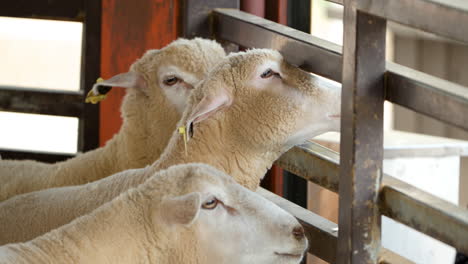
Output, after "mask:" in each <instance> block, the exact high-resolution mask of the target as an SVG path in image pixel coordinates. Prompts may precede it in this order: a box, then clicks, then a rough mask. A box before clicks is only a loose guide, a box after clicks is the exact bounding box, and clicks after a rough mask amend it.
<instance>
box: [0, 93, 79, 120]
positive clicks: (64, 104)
mask: <svg viewBox="0 0 468 264" xmlns="http://www.w3.org/2000/svg"><path fill="white" fill-rule="evenodd" d="M83 102H84V97H83V94H82V93H81V92H68V91H55V90H45V89H24V88H19V87H0V111H11V112H22V113H32V114H44V115H60V116H73V117H79V116H80V115H81V113H82V112H83Z"/></svg>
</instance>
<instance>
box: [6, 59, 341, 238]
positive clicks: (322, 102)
mask: <svg viewBox="0 0 468 264" xmlns="http://www.w3.org/2000/svg"><path fill="white" fill-rule="evenodd" d="M269 68H274V69H275V70H276V71H277V72H281V76H282V79H280V78H278V77H270V78H266V79H262V78H260V77H259V76H260V75H261V74H262V73H263V72H265V71H266V69H269ZM271 78H275V79H271ZM339 102H340V91H339V90H334V89H333V88H332V87H329V86H328V83H326V82H323V81H321V79H319V78H317V77H315V76H314V75H311V74H309V73H306V72H304V71H302V70H300V69H298V68H296V67H293V66H291V65H290V64H288V63H287V62H285V61H284V60H283V59H282V57H281V55H280V54H279V53H277V52H275V51H271V50H251V51H248V52H243V53H238V54H235V55H230V56H228V57H227V58H226V59H225V60H224V62H223V63H221V64H220V65H218V66H217V67H216V68H215V69H214V70H213V71H212V72H211V73H210V74H209V76H208V77H207V78H206V79H205V80H204V81H203V82H202V83H200V85H198V86H197V87H196V88H195V90H194V91H193V92H192V94H191V96H190V98H189V102H188V106H187V109H186V110H185V112H184V115H183V117H182V119H181V121H180V122H179V126H182V125H187V123H188V121H190V120H194V122H193V124H194V125H193V137H191V138H190V139H189V141H188V143H187V153H188V154H187V155H185V151H184V141H183V139H182V136H181V135H180V134H179V133H178V132H177V131H175V132H174V134H173V136H172V138H171V140H170V142H169V145H168V146H167V148H166V149H165V151H164V153H163V154H162V155H161V157H160V159H159V160H158V161H157V162H155V163H154V164H153V165H151V166H148V167H146V168H143V169H134V170H128V171H124V172H120V173H118V174H115V175H112V176H110V177H107V178H105V179H102V180H99V181H96V182H93V183H89V184H86V185H82V186H71V187H65V188H56V189H50V190H45V191H41V192H34V193H30V194H26V195H22V196H17V197H14V198H13V199H10V200H8V201H6V202H3V203H1V204H0V234H1V237H0V244H5V243H9V242H18V241H26V240H29V239H31V238H34V237H36V236H38V235H41V234H43V233H45V232H47V231H49V230H52V229H54V228H57V227H59V226H61V225H63V224H65V223H68V222H70V221H72V220H73V219H75V218H76V217H78V216H80V215H84V214H86V213H89V212H90V211H92V210H94V209H95V208H97V207H98V206H100V205H101V204H103V203H105V202H108V201H110V200H111V199H112V198H113V197H116V196H117V195H119V194H120V193H122V192H124V191H126V190H128V189H129V188H132V187H135V186H137V185H138V184H141V183H143V182H144V181H145V180H146V179H148V177H149V176H151V175H152V174H154V173H155V172H157V171H159V170H161V169H165V168H168V167H169V166H172V165H176V164H182V163H189V162H200V163H206V164H210V165H212V166H214V167H215V168H218V169H220V170H222V171H224V172H226V173H227V174H229V175H231V176H232V177H234V179H235V180H236V181H237V182H239V183H240V184H242V185H243V186H245V187H247V188H249V189H251V190H255V189H256V188H257V186H258V185H259V181H260V179H261V178H262V177H263V175H264V174H265V172H266V170H267V169H268V168H269V167H270V166H271V164H272V163H273V162H274V161H275V160H276V159H277V158H278V157H279V156H280V155H281V154H282V153H284V152H285V151H287V150H288V149H289V148H290V147H292V146H294V145H297V144H300V143H302V142H304V141H305V140H307V139H309V138H311V137H313V136H315V135H317V134H320V133H323V132H326V131H329V130H338V129H339V118H336V116H337V115H339V113H340V103H339ZM207 106H211V107H213V106H214V107H215V108H213V109H211V110H210V107H207ZM204 110H210V111H209V112H208V113H205V114H204V115H203V113H204V112H205V111H204ZM203 118H206V119H205V120H201V119H203ZM197 119H198V120H197Z"/></svg>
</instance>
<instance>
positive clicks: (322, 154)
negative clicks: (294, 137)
mask: <svg viewBox="0 0 468 264" xmlns="http://www.w3.org/2000/svg"><path fill="white" fill-rule="evenodd" d="M339 160H340V157H339V154H338V153H336V152H335V151H332V150H330V149H328V148H325V147H323V146H321V145H319V144H317V143H315V142H308V143H307V144H304V145H301V146H299V147H294V148H292V149H290V150H289V151H288V152H286V153H285V154H283V155H282V156H281V157H280V158H279V159H278V160H277V161H276V162H275V164H276V165H278V166H280V167H282V168H283V169H285V170H287V171H290V172H292V173H294V174H296V175H299V176H301V177H302V178H304V179H306V180H308V181H311V182H313V183H316V184H318V185H320V186H322V187H324V188H327V189H329V190H332V191H334V192H338V183H339V176H338V171H339Z"/></svg>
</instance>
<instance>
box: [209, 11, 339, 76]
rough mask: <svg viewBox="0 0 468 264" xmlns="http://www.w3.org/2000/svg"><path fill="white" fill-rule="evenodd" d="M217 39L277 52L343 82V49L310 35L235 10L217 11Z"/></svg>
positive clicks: (309, 68)
mask: <svg viewBox="0 0 468 264" xmlns="http://www.w3.org/2000/svg"><path fill="white" fill-rule="evenodd" d="M213 13H214V19H215V22H216V23H214V24H215V28H214V34H215V36H216V38H217V39H222V40H226V41H230V42H233V43H236V44H239V45H241V46H244V47H251V48H270V49H276V50H278V51H280V52H281V54H283V56H285V57H286V58H287V60H288V61H289V62H290V63H292V64H294V65H298V66H300V67H301V68H303V69H305V70H308V71H311V72H313V73H316V74H318V75H321V76H324V77H327V78H330V79H332V80H334V81H338V82H339V81H340V80H341V65H342V61H341V54H340V53H341V47H340V46H338V45H336V44H333V43H331V42H328V41H324V40H321V39H319V38H317V37H313V36H311V35H310V34H306V33H304V32H301V31H298V30H295V29H292V28H289V27H287V26H284V25H281V24H278V23H275V22H272V21H269V20H266V19H263V18H260V17H257V16H254V15H250V14H248V13H244V12H242V11H238V10H234V9H223V8H217V9H215V10H214V12H213Z"/></svg>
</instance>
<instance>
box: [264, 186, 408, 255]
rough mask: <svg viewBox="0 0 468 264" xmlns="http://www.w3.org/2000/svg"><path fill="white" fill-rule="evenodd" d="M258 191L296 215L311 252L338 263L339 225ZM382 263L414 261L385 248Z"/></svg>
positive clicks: (284, 200)
mask: <svg viewBox="0 0 468 264" xmlns="http://www.w3.org/2000/svg"><path fill="white" fill-rule="evenodd" d="M257 193H258V194H260V195H262V196H263V197H265V198H266V199H268V200H270V201H272V202H273V203H275V204H276V205H278V206H279V207H281V208H282V209H283V210H285V211H287V212H289V213H290V214H292V215H294V216H295V217H296V218H297V220H298V221H299V222H300V223H301V225H302V226H303V227H304V230H305V233H306V236H307V239H308V240H309V244H310V246H309V253H310V254H313V255H315V256H317V257H319V258H321V259H323V260H325V261H327V262H329V263H336V246H337V242H338V225H337V224H335V223H333V222H331V221H329V220H327V219H325V218H323V217H321V216H319V215H317V214H315V213H313V212H311V211H309V210H307V209H304V208H302V207H300V206H298V205H295V204H294V203H291V202H290V201H288V200H286V199H284V198H282V197H279V196H278V195H276V194H274V193H272V192H269V191H267V190H265V189H263V188H259V189H258V190H257ZM379 255H380V256H379V263H381V264H390V263H392V264H411V263H413V262H412V261H409V260H407V259H405V258H404V257H401V256H399V255H397V254H395V253H393V252H392V251H390V250H387V249H385V248H383V249H382V250H381V251H380V253H379Z"/></svg>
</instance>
